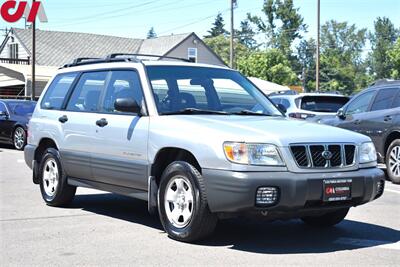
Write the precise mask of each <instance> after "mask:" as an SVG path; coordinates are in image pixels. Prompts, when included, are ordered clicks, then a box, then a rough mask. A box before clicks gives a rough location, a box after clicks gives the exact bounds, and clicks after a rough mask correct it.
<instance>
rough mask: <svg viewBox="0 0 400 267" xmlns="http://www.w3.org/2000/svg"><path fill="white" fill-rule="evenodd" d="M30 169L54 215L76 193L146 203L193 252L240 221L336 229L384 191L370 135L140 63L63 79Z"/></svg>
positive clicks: (93, 64) (210, 71)
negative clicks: (193, 245) (221, 225)
mask: <svg viewBox="0 0 400 267" xmlns="http://www.w3.org/2000/svg"><path fill="white" fill-rule="evenodd" d="M25 160H26V163H27V164H28V165H29V167H31V168H32V169H33V182H34V183H35V184H39V185H40V190H41V194H42V196H43V199H44V201H45V202H46V203H47V204H48V205H50V206H63V205H67V204H68V203H69V202H71V201H72V199H73V197H74V195H75V191H76V187H78V186H83V187H92V188H96V189H100V190H105V191H110V192H114V193H119V194H123V195H127V196H131V197H135V198H139V199H143V200H146V201H148V207H149V211H150V212H158V213H159V217H160V220H161V222H162V225H163V227H164V229H165V231H166V232H167V233H168V235H169V236H170V237H172V238H174V239H176V240H180V241H186V242H190V241H194V240H198V239H200V238H204V237H205V236H207V235H208V234H210V233H212V231H213V230H214V228H215V225H216V223H217V220H218V219H222V218H227V217H231V216H236V215H240V214H256V215H260V216H264V217H265V218H267V219H270V220H274V219H288V218H301V219H302V220H303V221H304V222H306V223H308V224H310V225H314V226H332V225H335V224H337V223H339V222H341V221H342V220H343V219H344V218H345V216H346V214H347V212H348V210H349V208H350V207H355V206H358V205H361V204H365V203H367V202H369V201H372V200H374V199H376V198H378V197H380V196H381V195H382V194H383V190H384V175H383V172H382V171H381V170H379V169H378V168H376V165H377V162H376V160H377V158H376V151H375V147H374V145H373V143H372V142H371V139H370V138H369V137H366V136H363V135H360V134H357V133H353V132H350V131H347V130H343V129H338V128H333V127H330V126H325V125H318V124H309V123H307V122H304V121H295V120H288V119H286V118H285V117H284V116H283V114H282V113H281V112H280V111H279V110H278V109H277V108H276V107H275V105H274V104H273V103H272V102H270V100H269V99H268V98H267V97H265V95H264V94H263V93H262V92H260V91H259V90H258V89H257V88H256V87H254V85H253V84H252V83H251V82H249V81H248V80H247V79H246V78H245V77H243V76H242V75H241V74H240V73H239V72H237V71H234V70H231V69H228V68H223V67H216V66H209V65H201V64H194V63H186V62H183V63H180V62H172V61H141V60H138V59H137V57H130V56H126V57H120V56H116V55H111V56H109V57H107V58H106V59H99V60H89V61H81V60H77V61H76V62H75V63H73V64H70V65H66V66H65V67H64V68H62V69H60V70H59V71H58V73H57V75H56V76H55V77H54V78H53V80H52V81H51V82H50V83H49V85H48V87H47V88H46V89H45V91H44V93H43V94H42V96H41V98H40V100H39V103H38V106H37V108H36V110H35V112H34V114H33V117H32V119H31V121H30V123H29V136H28V145H27V146H26V148H25Z"/></svg>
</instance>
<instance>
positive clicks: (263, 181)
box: [202, 168, 385, 214]
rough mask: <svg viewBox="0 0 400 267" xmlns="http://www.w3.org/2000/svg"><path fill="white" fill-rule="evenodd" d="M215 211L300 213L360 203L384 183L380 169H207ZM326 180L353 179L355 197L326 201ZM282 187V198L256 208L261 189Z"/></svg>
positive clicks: (377, 193)
mask: <svg viewBox="0 0 400 267" xmlns="http://www.w3.org/2000/svg"><path fill="white" fill-rule="evenodd" d="M202 174H203V177H204V180H205V183H206V193H207V199H208V205H209V208H210V210H211V212H216V213H241V212H259V211H264V212H265V211H267V212H270V213H272V214H273V213H275V214H284V213H287V214H300V213H302V212H307V211H319V210H328V209H338V208H342V207H352V206H358V205H361V204H364V203H367V202H369V201H372V200H374V199H375V198H377V197H379V196H380V195H379V192H378V190H377V183H378V182H379V181H382V182H383V183H384V180H385V176H384V173H383V172H382V171H381V170H379V169H378V168H369V169H360V170H357V171H350V172H335V173H291V172H234V171H225V170H214V169H203V170H202ZM324 179H352V180H353V182H352V189H351V200H349V201H343V202H329V203H328V202H323V201H322V198H323V180H324ZM262 186H273V187H278V188H279V191H280V194H279V195H280V196H279V200H278V202H277V204H276V205H274V206H271V207H263V208H260V207H256V203H255V198H256V197H255V196H256V192H257V189H258V188H259V187H262Z"/></svg>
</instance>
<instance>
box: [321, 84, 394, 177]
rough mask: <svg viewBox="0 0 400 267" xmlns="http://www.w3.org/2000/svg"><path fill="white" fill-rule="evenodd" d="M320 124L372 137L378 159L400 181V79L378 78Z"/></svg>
mask: <svg viewBox="0 0 400 267" xmlns="http://www.w3.org/2000/svg"><path fill="white" fill-rule="evenodd" d="M319 122H320V123H324V124H329V125H333V126H338V127H340V128H345V129H349V130H353V131H356V132H359V133H362V134H365V135H368V136H369V137H371V138H372V140H373V141H374V143H375V146H376V149H377V152H378V161H379V162H380V163H384V164H386V167H387V173H388V176H389V178H390V179H391V180H392V181H393V182H394V183H400V81H386V80H385V81H379V82H377V83H375V84H374V85H372V86H371V87H369V88H367V89H366V90H364V91H362V92H361V93H359V94H358V95H356V96H354V97H353V98H352V99H351V100H350V102H349V103H347V104H346V105H345V106H344V107H343V108H341V109H340V110H339V111H338V113H337V116H336V117H334V118H321V119H319Z"/></svg>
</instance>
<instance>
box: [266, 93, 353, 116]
mask: <svg viewBox="0 0 400 267" xmlns="http://www.w3.org/2000/svg"><path fill="white" fill-rule="evenodd" d="M270 99H271V100H272V102H274V104H275V105H279V107H280V108H281V109H282V108H284V111H285V112H286V115H287V116H288V117H291V118H296V119H303V120H305V119H308V118H312V117H315V116H335V115H336V113H337V111H338V110H339V109H340V108H341V107H343V106H344V105H345V104H346V103H347V102H348V101H349V100H350V98H349V97H347V96H343V95H338V94H333V93H332V94H326V93H304V94H298V95H297V94H296V95H283V94H282V95H279V94H278V95H272V96H270Z"/></svg>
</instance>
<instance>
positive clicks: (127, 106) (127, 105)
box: [114, 98, 141, 115]
mask: <svg viewBox="0 0 400 267" xmlns="http://www.w3.org/2000/svg"><path fill="white" fill-rule="evenodd" d="M114 108H115V110H116V111H120V112H127V113H136V114H139V115H140V110H141V107H140V106H139V104H138V103H137V102H136V101H135V99H133V98H117V99H116V100H115V102H114Z"/></svg>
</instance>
